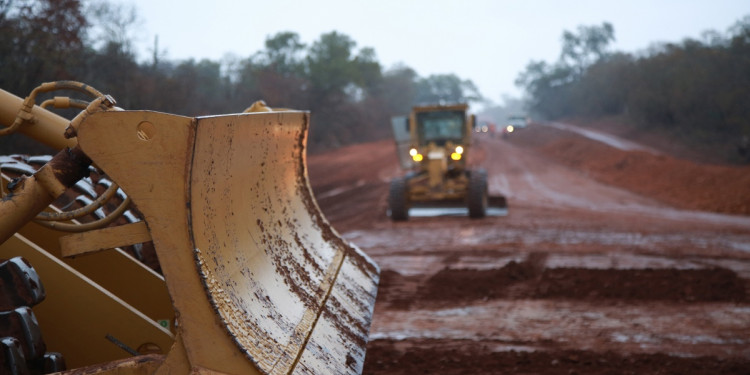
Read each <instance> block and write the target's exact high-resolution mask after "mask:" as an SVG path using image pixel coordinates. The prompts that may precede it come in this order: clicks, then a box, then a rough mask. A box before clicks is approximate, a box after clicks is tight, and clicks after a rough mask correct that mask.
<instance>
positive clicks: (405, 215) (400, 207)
mask: <svg viewBox="0 0 750 375" xmlns="http://www.w3.org/2000/svg"><path fill="white" fill-rule="evenodd" d="M407 189H408V185H407V181H406V179H405V178H403V177H399V178H394V179H393V180H391V187H390V191H389V194H388V207H389V208H390V210H391V220H393V221H406V220H409V204H408V194H407V193H408V191H407Z"/></svg>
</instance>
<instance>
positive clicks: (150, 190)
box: [0, 99, 379, 374]
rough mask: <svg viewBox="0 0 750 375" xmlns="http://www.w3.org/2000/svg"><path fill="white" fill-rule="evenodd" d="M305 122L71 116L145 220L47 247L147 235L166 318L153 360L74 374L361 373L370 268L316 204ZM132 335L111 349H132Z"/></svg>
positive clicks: (279, 117)
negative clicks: (170, 323)
mask: <svg viewBox="0 0 750 375" xmlns="http://www.w3.org/2000/svg"><path fill="white" fill-rule="evenodd" d="M7 102H8V101H7V100H5V99H3V102H0V106H3V105H4V104H7ZM13 105H17V101H16V102H15V103H14V104H13ZM3 111H5V110H4V109H3ZM3 111H0V113H4V112H3ZM35 111H44V110H42V109H35ZM40 113H45V112H40ZM45 115H46V114H45ZM36 119H37V121H39V119H40V117H36ZM0 120H2V121H3V125H6V126H9V125H8V123H7V119H6V117H5V116H0ZM308 127H309V114H308V113H306V112H300V111H284V112H258V113H243V114H231V115H221V116H211V117H198V118H190V117H182V116H176V115H170V114H164V113H157V112H149V111H119V110H118V111H112V110H103V111H91V112H90V113H88V114H87V115H86V116H84V118H82V119H81V120H80V121H79V122H78V123H76V124H75V126H74V127H73V129H75V130H74V131H69V132H68V133H69V135H75V136H76V138H75V140H76V141H77V147H79V148H80V150H81V151H82V152H83V153H84V154H85V155H86V157H88V158H90V160H91V161H92V162H93V164H94V165H96V166H97V167H98V168H101V169H102V170H104V171H106V173H107V175H108V176H109V177H110V178H111V179H112V180H113V181H115V182H116V183H117V184H119V186H121V187H122V190H124V191H125V192H126V193H127V195H128V197H129V198H130V199H132V201H133V202H134V203H135V205H136V206H137V208H138V210H139V211H140V212H141V213H142V215H143V217H144V222H145V225H143V223H141V224H138V223H135V224H127V225H124V226H120V227H110V228H104V229H98V230H93V231H90V232H83V233H80V234H76V235H75V236H74V237H73V236H67V237H63V239H62V240H61V244H62V245H61V248H62V249H61V253H62V254H67V255H80V257H81V258H86V257H87V256H89V255H86V254H87V253H92V255H91V256H94V255H96V253H95V252H97V251H99V250H101V249H107V248H110V247H116V246H118V245H123V246H124V245H128V244H131V243H133V241H141V242H143V241H146V240H151V241H153V244H154V247H155V250H156V253H157V255H158V258H159V262H160V265H161V270H162V272H163V275H164V282H165V284H166V289H167V290H168V292H169V298H170V299H171V302H172V305H173V309H174V315H175V323H174V327H171V328H172V329H171V334H172V335H170V336H169V337H172V338H173V339H172V340H173V341H172V344H171V347H169V348H161V349H162V353H164V354H162V355H147V356H137V357H133V358H126V357H123V359H121V360H119V361H114V362H108V363H104V364H102V363H98V364H97V363H96V362H94V363H86V365H91V367H86V368H85V370H82V371H86V373H118V374H152V373H153V374H188V373H191V374H203V373H205V374H209V373H211V374H216V373H220V374H256V373H257V374H293V373H294V374H321V373H331V374H346V373H360V372H361V371H362V364H363V362H364V355H365V344H366V342H367V333H368V330H369V325H370V320H371V315H372V309H373V306H374V302H375V295H376V292H377V283H378V273H379V270H378V267H377V265H376V264H375V263H374V262H373V261H372V260H371V259H369V258H368V257H367V256H366V255H365V254H364V253H362V252H361V251H360V250H359V249H358V248H356V247H355V246H354V245H351V244H349V243H347V242H345V241H344V240H342V239H341V238H340V237H339V235H338V234H337V233H336V231H335V230H334V229H333V228H332V227H331V226H330V225H329V223H328V222H327V221H326V219H325V218H324V217H323V215H322V214H321V212H320V210H319V208H318V207H317V203H316V202H315V200H314V197H313V195H312V193H311V189H310V187H309V183H308V179H307V171H306V155H305V145H306V136H307V131H308ZM20 128H21V129H22V128H23V125H21V126H20ZM58 129H59V127H58ZM53 138H54V137H53ZM13 199H15V197H12V196H11V197H10V198H8V197H7V196H6V197H4V198H3V201H2V203H0V217H2V216H4V215H6V213H10V212H12V211H13V210H14V208H13V204H12V202H13ZM25 217H28V215H26V216H25ZM3 225H6V224H3ZM8 225H10V224H8ZM15 225H17V224H15ZM0 229H2V228H0ZM105 231H106V232H105ZM16 236H17V235H16ZM133 238H135V239H133ZM0 240H2V239H0ZM102 241H103V242H104V244H102ZM4 251H5V248H3V247H0V254H2V256H3V257H6V256H8V255H12V254H3V252H4ZM107 251H111V250H107ZM105 252H106V251H105ZM40 276H41V278H42V280H44V277H45V275H44V274H41V275H40ZM48 294H49V295H51V294H52V292H51V291H49V290H48ZM43 303H44V302H43ZM43 303H42V304H43ZM40 306H41V305H40ZM40 320H41V319H40ZM43 323H44V322H40V325H41V326H42V327H41V329H42V331H43V334H44V329H45V327H44V325H43ZM169 333H170V332H168V333H167V334H169ZM133 340H138V339H131V341H130V342H123V345H125V346H127V347H138V346H139V344H140V342H139V341H133ZM155 340H156V339H153V340H152V341H155ZM157 346H158V345H157ZM161 346H163V344H162V345H161ZM55 350H58V351H62V352H63V355H65V353H64V350H65V348H55ZM137 352H138V353H141V352H140V351H137ZM156 352H158V351H156ZM73 373H75V372H73Z"/></svg>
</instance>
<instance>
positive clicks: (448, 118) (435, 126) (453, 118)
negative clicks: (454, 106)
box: [417, 111, 466, 146]
mask: <svg viewBox="0 0 750 375" xmlns="http://www.w3.org/2000/svg"><path fill="white" fill-rule="evenodd" d="M464 121H466V115H465V113H464V112H463V111H436V112H421V113H417V132H418V134H419V141H420V143H423V144H427V143H430V142H435V144H436V145H438V146H443V145H445V142H446V141H453V142H455V143H460V142H461V140H462V139H463V138H464V131H465V129H466V124H465V123H464Z"/></svg>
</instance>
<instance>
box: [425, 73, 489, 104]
mask: <svg viewBox="0 0 750 375" xmlns="http://www.w3.org/2000/svg"><path fill="white" fill-rule="evenodd" d="M481 98H482V96H481V95H480V94H479V90H477V87H476V85H474V82H472V81H471V80H461V78H459V77H458V76H457V75H455V74H433V75H430V76H429V77H427V78H422V79H420V80H419V81H418V82H417V95H416V102H417V103H424V104H428V103H466V102H475V101H479V100H481Z"/></svg>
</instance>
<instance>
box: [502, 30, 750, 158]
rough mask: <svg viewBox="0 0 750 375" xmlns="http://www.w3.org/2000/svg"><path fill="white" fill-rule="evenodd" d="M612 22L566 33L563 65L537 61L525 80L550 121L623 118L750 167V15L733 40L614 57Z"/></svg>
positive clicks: (717, 38) (731, 33)
mask: <svg viewBox="0 0 750 375" xmlns="http://www.w3.org/2000/svg"><path fill="white" fill-rule="evenodd" d="M614 39H615V36H614V28H613V27H612V25H611V24H609V23H603V24H601V25H594V26H580V27H579V28H578V29H577V30H576V31H575V32H571V31H566V32H564V33H563V38H562V51H561V54H560V58H559V59H558V61H557V62H555V63H547V62H544V61H532V62H530V63H529V64H528V65H527V67H526V69H525V71H523V72H522V73H521V74H520V75H519V76H518V78H517V80H516V84H517V85H519V86H521V87H523V88H524V89H525V90H526V92H527V94H528V96H529V98H528V99H529V100H528V106H529V109H530V110H531V111H533V112H534V113H536V114H537V115H538V116H541V117H543V118H547V119H561V118H574V117H579V118H601V117H617V118H620V119H623V120H624V121H627V122H628V123H631V124H635V126H637V128H638V129H640V131H644V132H648V131H653V130H659V131H664V132H666V133H667V134H671V135H672V137H673V138H674V139H675V141H676V142H681V143H683V144H685V145H687V146H689V147H694V148H697V149H701V150H704V152H706V153H708V154H710V155H714V156H715V158H713V159H714V160H717V159H720V160H724V161H730V162H744V163H747V162H750V139H749V138H750V16H746V17H744V18H742V19H741V20H739V21H737V23H736V24H735V25H734V26H732V27H731V28H730V29H729V30H728V31H727V32H726V33H719V32H716V31H707V32H704V33H703V35H702V38H701V39H702V40H696V39H685V40H683V41H682V42H680V43H661V44H657V45H654V46H652V47H650V48H649V49H648V50H646V51H643V52H639V53H634V54H629V53H622V52H611V51H610V50H609V47H610V44H611V42H612V41H614Z"/></svg>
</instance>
